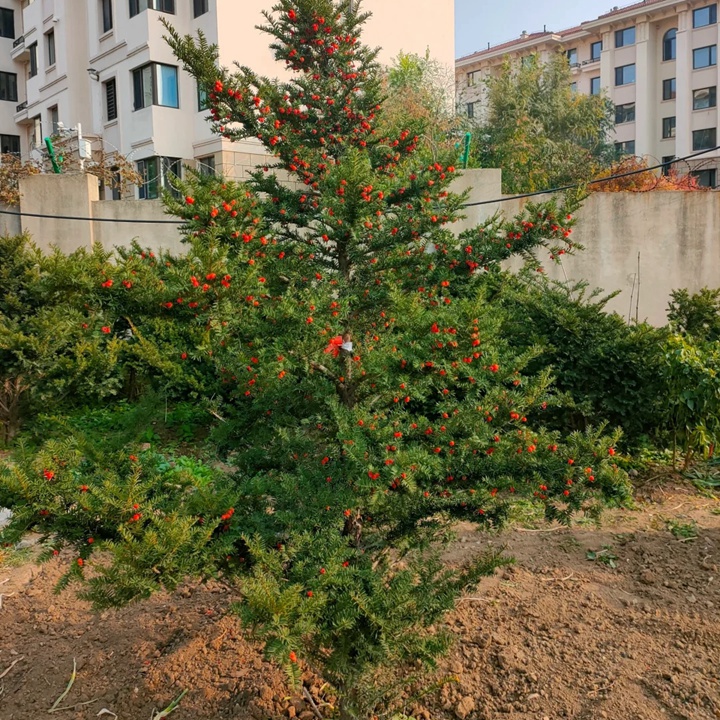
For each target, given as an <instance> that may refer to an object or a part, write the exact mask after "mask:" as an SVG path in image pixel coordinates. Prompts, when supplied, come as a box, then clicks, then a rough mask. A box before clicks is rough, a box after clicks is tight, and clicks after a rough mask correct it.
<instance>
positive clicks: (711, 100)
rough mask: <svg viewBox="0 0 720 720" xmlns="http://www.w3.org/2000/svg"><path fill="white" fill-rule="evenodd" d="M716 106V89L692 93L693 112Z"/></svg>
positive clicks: (714, 87)
mask: <svg viewBox="0 0 720 720" xmlns="http://www.w3.org/2000/svg"><path fill="white" fill-rule="evenodd" d="M716 105H717V87H716V86H713V87H708V88H702V90H694V91H693V110H707V109H708V108H714V107H715V106H716Z"/></svg>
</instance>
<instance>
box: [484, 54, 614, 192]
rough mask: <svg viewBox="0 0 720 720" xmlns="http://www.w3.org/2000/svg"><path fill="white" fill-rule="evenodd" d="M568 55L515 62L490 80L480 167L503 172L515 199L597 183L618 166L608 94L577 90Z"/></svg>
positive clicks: (505, 65)
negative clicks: (598, 177) (612, 165)
mask: <svg viewBox="0 0 720 720" xmlns="http://www.w3.org/2000/svg"><path fill="white" fill-rule="evenodd" d="M571 83H572V75H571V72H570V66H569V64H568V61H567V58H566V56H565V55H564V54H562V53H556V54H553V55H551V57H550V59H549V60H548V61H547V62H546V63H543V62H541V61H540V59H539V57H538V56H537V55H532V56H530V58H528V60H527V61H525V62H523V63H521V64H515V63H511V62H510V61H507V62H506V63H505V64H504V65H503V66H502V68H501V69H500V72H499V74H498V75H496V76H493V77H490V78H488V79H487V85H486V98H485V105H486V107H487V111H486V113H485V114H484V116H483V118H482V121H481V123H480V124H479V125H478V127H477V130H476V137H475V143H474V154H475V161H476V162H477V163H479V165H480V166H481V167H497V168H502V171H503V188H504V191H505V192H508V193H523V192H534V191H536V190H543V189H546V188H553V187H560V186H564V185H567V184H573V183H577V182H583V181H587V180H589V179H591V178H592V177H593V176H594V175H595V174H596V173H597V172H598V171H599V170H601V169H603V168H606V167H607V166H608V165H609V164H610V163H611V162H612V160H613V159H614V152H613V149H612V147H611V145H610V144H609V143H608V133H609V131H610V130H611V129H612V128H613V124H614V123H613V121H614V117H613V112H614V111H613V106H612V103H611V102H610V101H609V100H608V99H607V98H606V97H605V96H603V95H593V96H588V95H583V94H581V93H578V92H575V91H574V90H573V89H572V88H571Z"/></svg>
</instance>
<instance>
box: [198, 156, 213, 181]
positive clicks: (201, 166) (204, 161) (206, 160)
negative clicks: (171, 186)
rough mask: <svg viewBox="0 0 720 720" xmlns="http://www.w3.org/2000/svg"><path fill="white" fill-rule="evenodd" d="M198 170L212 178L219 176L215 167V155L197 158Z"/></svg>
mask: <svg viewBox="0 0 720 720" xmlns="http://www.w3.org/2000/svg"><path fill="white" fill-rule="evenodd" d="M196 162H197V169H198V172H199V173H200V174H201V175H205V176H210V175H216V174H217V168H216V165H215V153H213V154H212V155H205V156H204V157H199V158H197V161H196Z"/></svg>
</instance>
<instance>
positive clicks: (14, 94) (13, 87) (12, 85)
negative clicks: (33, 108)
mask: <svg viewBox="0 0 720 720" xmlns="http://www.w3.org/2000/svg"><path fill="white" fill-rule="evenodd" d="M17 99H18V91H17V75H16V74H15V73H9V72H0V100H8V101H10V102H17Z"/></svg>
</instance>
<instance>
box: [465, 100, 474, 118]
mask: <svg viewBox="0 0 720 720" xmlns="http://www.w3.org/2000/svg"><path fill="white" fill-rule="evenodd" d="M467 116H468V117H469V118H474V117H475V103H474V102H471V103H468V104H467Z"/></svg>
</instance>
